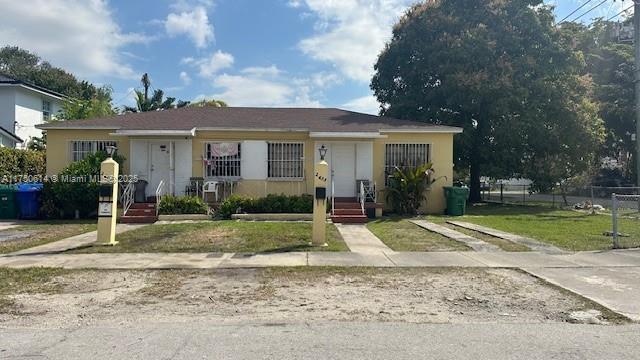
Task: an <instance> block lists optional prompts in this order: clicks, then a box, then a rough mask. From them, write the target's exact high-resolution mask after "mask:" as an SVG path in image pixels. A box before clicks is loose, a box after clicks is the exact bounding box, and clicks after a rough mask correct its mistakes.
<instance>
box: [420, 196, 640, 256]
mask: <svg viewBox="0 0 640 360" xmlns="http://www.w3.org/2000/svg"><path fill="white" fill-rule="evenodd" d="M434 219H436V220H438V221H440V222H442V221H445V220H448V219H455V220H460V221H466V222H470V223H474V224H478V225H483V226H487V227H491V228H494V229H498V230H502V231H506V232H510V233H513V234H518V235H522V236H526V237H530V238H533V239H536V240H539V241H544V242H547V243H549V244H553V245H556V246H558V247H560V248H563V249H567V250H573V251H585V250H606V249H611V248H612V243H613V239H612V238H611V237H610V236H605V235H603V232H605V231H611V216H607V215H590V214H586V213H581V212H577V211H571V210H558V209H552V208H547V207H542V206H515V205H497V204H478V205H475V206H468V207H467V215H465V216H462V217H455V218H448V217H446V216H442V217H429V220H431V221H434ZM618 224H619V229H618V231H619V232H621V233H624V234H628V235H630V236H629V237H620V238H619V239H620V243H621V245H622V246H623V247H639V246H640V221H639V220H634V219H619V221H618Z"/></svg>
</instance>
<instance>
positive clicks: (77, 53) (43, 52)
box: [0, 0, 151, 78]
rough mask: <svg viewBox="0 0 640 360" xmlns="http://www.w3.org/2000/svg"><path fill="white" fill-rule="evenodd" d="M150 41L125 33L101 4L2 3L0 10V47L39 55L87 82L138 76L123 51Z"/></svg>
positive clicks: (73, 0) (76, 0) (66, 0)
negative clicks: (124, 48)
mask: <svg viewBox="0 0 640 360" xmlns="http://www.w3.org/2000/svg"><path fill="white" fill-rule="evenodd" d="M150 40H151V38H150V37H147V36H145V35H142V34H137V33H123V32H122V30H121V29H120V27H119V26H118V24H117V23H116V22H115V20H114V19H113V17H112V14H111V11H110V10H109V7H108V6H107V2H106V1H101V0H91V1H82V0H35V1H4V2H3V3H2V11H0V44H3V45H17V46H20V47H22V48H25V49H27V50H30V51H32V52H35V53H37V54H38V55H40V56H41V57H42V58H44V59H46V60H48V61H49V62H51V63H52V64H53V65H55V66H60V67H62V68H64V69H66V70H68V71H70V72H73V73H74V74H76V75H78V76H80V77H84V78H96V77H99V76H116V77H124V78H137V77H139V75H137V74H136V73H135V71H134V70H133V69H132V68H131V66H130V65H129V64H127V63H126V62H124V61H123V60H122V59H121V51H122V48H123V47H124V46H126V45H128V44H134V43H145V42H148V41H150Z"/></svg>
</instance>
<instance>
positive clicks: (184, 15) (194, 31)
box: [164, 6, 214, 48]
mask: <svg viewBox="0 0 640 360" xmlns="http://www.w3.org/2000/svg"><path fill="white" fill-rule="evenodd" d="M164 29H165V30H166V32H167V34H168V35H169V36H171V37H175V36H177V35H187V36H188V37H190V38H191V40H192V41H193V43H194V44H195V45H196V47H199V48H204V47H206V46H207V45H208V44H209V43H210V42H211V41H213V39H214V36H213V25H211V24H210V23H209V16H208V15H207V9H206V8H205V7H204V6H196V7H195V8H193V9H192V10H188V11H182V12H180V13H170V14H169V15H167V20H166V21H165V23H164Z"/></svg>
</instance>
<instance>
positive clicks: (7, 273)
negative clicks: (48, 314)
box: [0, 267, 68, 313]
mask: <svg viewBox="0 0 640 360" xmlns="http://www.w3.org/2000/svg"><path fill="white" fill-rule="evenodd" d="M67 272H68V271H67V270H63V269H58V268H42V267H40V268H26V269H8V268H0V313H12V312H16V309H15V303H14V302H13V300H12V299H11V298H10V297H9V295H15V294H42V293H45V294H55V293H58V292H60V291H62V286H61V285H60V284H58V283H55V282H52V281H51V279H52V278H53V277H55V276H58V275H62V274H65V273H67Z"/></svg>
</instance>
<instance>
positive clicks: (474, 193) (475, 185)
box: [469, 156, 482, 203]
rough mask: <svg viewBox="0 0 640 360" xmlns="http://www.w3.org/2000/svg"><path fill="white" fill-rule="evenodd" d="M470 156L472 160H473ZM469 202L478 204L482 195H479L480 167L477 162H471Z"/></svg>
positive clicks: (473, 157)
mask: <svg viewBox="0 0 640 360" xmlns="http://www.w3.org/2000/svg"><path fill="white" fill-rule="evenodd" d="M475 158H476V157H475V156H472V159H474V160H476V159H475ZM469 182H470V183H469V188H470V189H469V190H470V194H469V201H470V202H472V203H478V202H481V201H482V194H481V193H480V165H479V164H478V162H477V161H472V162H471V171H470V172H469Z"/></svg>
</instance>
